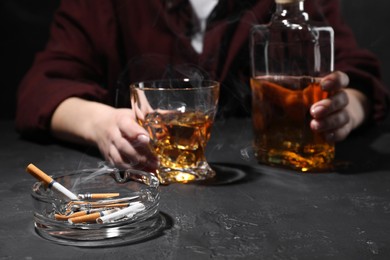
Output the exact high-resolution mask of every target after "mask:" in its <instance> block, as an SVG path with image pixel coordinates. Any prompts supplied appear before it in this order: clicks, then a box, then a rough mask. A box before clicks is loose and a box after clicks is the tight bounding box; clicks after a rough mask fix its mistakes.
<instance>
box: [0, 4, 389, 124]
mask: <svg viewBox="0 0 390 260" xmlns="http://www.w3.org/2000/svg"><path fill="white" fill-rule="evenodd" d="M307 1H311V0H307ZM59 2H60V1H59V0H38V1H31V0H1V1H0V19H1V20H0V26H1V27H0V28H1V29H0V32H1V38H0V50H1V56H0V63H1V74H0V75H1V94H0V104H1V107H0V118H1V119H13V118H14V116H15V106H16V91H17V87H18V84H19V82H20V80H21V79H22V77H23V75H24V74H25V73H26V71H27V70H28V68H29V67H30V66H31V63H32V61H33V59H34V55H35V53H36V52H37V51H40V50H42V49H43V48H44V46H45V42H46V40H47V38H48V33H49V24H50V20H51V18H52V14H53V12H54V10H55V9H56V8H57V7H58V5H59ZM341 6H342V12H343V14H344V18H345V21H346V22H347V23H348V24H349V25H350V26H351V28H352V29H353V31H354V32H355V35H356V38H357V40H358V43H359V44H360V46H362V47H364V48H367V49H369V50H371V51H372V52H374V53H375V54H376V55H377V56H378V58H379V59H380V60H381V62H382V73H383V78H384V81H385V83H386V85H387V86H390V74H389V72H390V49H389V47H388V46H390V30H389V28H388V24H389V22H388V19H389V14H388V10H389V8H390V1H388V0H374V1H363V0H341Z"/></svg>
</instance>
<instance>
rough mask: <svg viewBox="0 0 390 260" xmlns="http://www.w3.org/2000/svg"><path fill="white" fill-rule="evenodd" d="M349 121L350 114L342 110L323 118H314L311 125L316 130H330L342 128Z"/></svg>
mask: <svg viewBox="0 0 390 260" xmlns="http://www.w3.org/2000/svg"><path fill="white" fill-rule="evenodd" d="M349 121H350V117H349V114H348V113H347V112H346V111H345V110H341V111H339V112H337V113H334V114H331V115H329V116H327V117H324V118H321V119H313V120H312V121H311V122H310V127H311V129H312V130H314V131H316V132H327V131H328V132H329V131H334V130H335V129H339V128H342V127H343V126H345V125H346V124H348V123H349Z"/></svg>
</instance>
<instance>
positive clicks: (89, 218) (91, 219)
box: [68, 210, 114, 224]
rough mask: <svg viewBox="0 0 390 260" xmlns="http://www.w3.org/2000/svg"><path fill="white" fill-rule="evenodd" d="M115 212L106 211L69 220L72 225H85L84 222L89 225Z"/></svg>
mask: <svg viewBox="0 0 390 260" xmlns="http://www.w3.org/2000/svg"><path fill="white" fill-rule="evenodd" d="M113 211H114V210H105V211H101V212H95V213H91V214H87V215H84V216H78V217H74V218H69V219H68V222H69V223H70V224H76V223H84V222H87V223H91V222H96V219H97V218H99V217H101V216H105V215H106V214H110V213H112V212H113Z"/></svg>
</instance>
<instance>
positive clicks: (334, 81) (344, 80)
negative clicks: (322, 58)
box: [320, 71, 349, 92]
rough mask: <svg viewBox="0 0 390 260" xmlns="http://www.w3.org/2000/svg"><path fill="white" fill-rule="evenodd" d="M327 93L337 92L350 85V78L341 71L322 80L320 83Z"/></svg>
mask: <svg viewBox="0 0 390 260" xmlns="http://www.w3.org/2000/svg"><path fill="white" fill-rule="evenodd" d="M320 84H321V86H322V89H323V90H325V91H329V92H332V91H337V90H340V89H342V88H345V87H347V86H348V85H349V77H348V75H347V74H345V73H344V72H341V71H335V72H332V73H331V74H329V75H327V76H325V77H323V78H322V80H321V82H320Z"/></svg>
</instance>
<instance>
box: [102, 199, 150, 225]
mask: <svg viewBox="0 0 390 260" xmlns="http://www.w3.org/2000/svg"><path fill="white" fill-rule="evenodd" d="M144 209H145V205H144V204H142V203H141V202H134V203H131V204H130V206H128V207H127V208H124V209H120V210H118V211H116V212H114V213H111V214H107V215H105V216H100V217H98V218H97V219H96V222H97V223H99V224H104V223H108V222H112V221H115V220H118V219H121V218H123V217H126V216H127V217H128V218H131V217H133V216H134V214H136V213H138V212H140V211H142V210H144Z"/></svg>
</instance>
